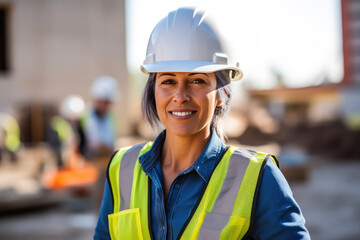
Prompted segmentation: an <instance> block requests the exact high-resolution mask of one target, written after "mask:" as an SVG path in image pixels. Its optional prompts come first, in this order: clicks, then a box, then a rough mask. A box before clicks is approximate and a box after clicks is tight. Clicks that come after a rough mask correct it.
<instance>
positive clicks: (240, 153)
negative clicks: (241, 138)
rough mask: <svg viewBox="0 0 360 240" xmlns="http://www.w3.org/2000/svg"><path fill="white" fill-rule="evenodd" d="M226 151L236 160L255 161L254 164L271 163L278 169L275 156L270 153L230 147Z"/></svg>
mask: <svg viewBox="0 0 360 240" xmlns="http://www.w3.org/2000/svg"><path fill="white" fill-rule="evenodd" d="M228 151H229V152H231V153H232V155H233V156H236V157H238V158H245V159H247V160H248V161H253V162H254V161H255V162H264V163H267V162H273V163H274V164H275V166H277V167H278V168H279V161H278V160H277V158H276V157H275V155H273V154H271V153H266V152H261V151H255V150H251V149H245V148H242V147H238V146H233V145H230V146H229V148H228Z"/></svg>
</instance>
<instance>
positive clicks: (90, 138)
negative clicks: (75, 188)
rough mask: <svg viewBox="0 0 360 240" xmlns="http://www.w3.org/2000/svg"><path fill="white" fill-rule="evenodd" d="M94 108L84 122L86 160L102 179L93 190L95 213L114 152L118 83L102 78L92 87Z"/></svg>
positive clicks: (108, 77) (112, 79)
mask: <svg viewBox="0 0 360 240" xmlns="http://www.w3.org/2000/svg"><path fill="white" fill-rule="evenodd" d="M91 95H92V98H93V106H92V108H91V109H90V111H89V113H88V114H86V116H85V118H84V127H85V136H86V141H87V146H86V157H87V158H89V159H90V160H91V161H92V162H93V163H94V164H95V165H96V166H97V169H98V171H99V178H98V180H97V182H96V184H95V186H94V189H93V199H92V200H93V204H94V209H98V207H99V206H100V204H101V196H102V193H103V189H104V184H105V178H106V171H105V170H106V167H107V165H108V161H109V157H110V156H111V154H112V153H113V152H114V143H115V135H116V128H115V117H114V116H113V115H112V113H111V111H110V108H111V105H112V103H113V102H114V100H115V99H116V97H117V95H118V91H117V83H116V80H115V79H114V78H113V77H110V76H100V77H98V78H97V79H96V80H95V82H94V83H93V85H92V87H91Z"/></svg>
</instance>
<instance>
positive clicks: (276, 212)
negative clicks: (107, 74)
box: [94, 8, 309, 239]
mask: <svg viewBox="0 0 360 240" xmlns="http://www.w3.org/2000/svg"><path fill="white" fill-rule="evenodd" d="M141 68H142V71H143V72H145V73H149V79H148V82H147V85H146V87H145V91H144V95H143V100H142V107H143V113H144V116H145V118H146V119H147V120H148V121H149V122H150V124H152V125H153V126H156V125H157V124H158V123H159V121H160V122H161V123H162V124H163V126H164V127H165V130H164V131H163V132H162V133H161V134H160V135H159V136H158V137H157V138H156V140H155V141H154V143H152V142H149V143H146V144H140V145H136V146H132V147H128V148H123V149H120V150H119V151H118V152H116V153H115V154H114V156H113V157H112V160H111V162H110V164H109V169H108V181H107V183H106V185H105V193H104V198H103V203H102V207H101V211H100V216H99V220H98V224H97V227H96V230H95V237H94V238H95V239H110V237H111V239H308V238H309V235H308V232H307V230H306V228H305V226H304V222H305V220H304V218H303V216H302V214H301V211H300V209H299V207H298V205H297V204H296V202H295V200H294V199H293V197H292V193H291V190H290V188H289V186H288V184H287V182H286V180H285V179H284V177H283V175H282V174H281V172H280V171H279V169H278V167H277V161H276V159H275V158H274V157H272V156H270V155H268V154H264V153H257V152H254V151H248V150H244V149H239V148H236V147H233V146H230V147H229V146H226V145H225V143H224V142H223V140H222V139H223V133H222V131H221V128H220V124H219V121H220V120H221V118H222V117H223V116H224V114H225V113H226V112H227V111H228V109H229V103H230V99H231V89H230V81H231V80H237V79H240V78H241V77H242V72H241V70H240V69H239V68H238V66H231V65H230V64H229V63H228V57H227V55H226V54H225V53H224V51H223V47H222V45H221V41H220V39H219V36H218V34H217V32H216V30H215V29H214V27H213V26H212V25H211V23H210V20H209V19H208V18H207V17H206V16H205V15H204V13H203V12H200V11H198V10H197V9H192V8H180V9H178V10H177V11H173V12H170V13H169V14H168V16H167V17H165V18H164V19H162V20H161V21H160V22H159V23H158V24H157V25H156V27H155V29H154V30H153V32H152V34H151V37H150V40H149V44H148V48H147V56H146V59H145V61H144V65H143V66H142V67H141Z"/></svg>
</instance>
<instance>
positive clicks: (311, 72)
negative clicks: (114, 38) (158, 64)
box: [125, 0, 343, 89]
mask: <svg viewBox="0 0 360 240" xmlns="http://www.w3.org/2000/svg"><path fill="white" fill-rule="evenodd" d="M125 5H126V21H127V23H126V34H127V43H126V44H127V65H128V69H129V71H130V72H132V73H133V72H137V71H140V65H141V64H142V62H143V60H144V58H145V53H146V47H147V42H148V39H149V37H150V34H151V32H152V30H153V28H154V27H155V25H156V24H157V23H158V22H159V21H160V20H161V19H162V18H163V17H165V16H166V15H167V13H168V12H169V11H172V10H175V9H177V8H178V7H182V6H196V7H200V8H201V9H204V10H206V11H208V12H209V14H210V15H211V16H212V18H213V19H214V20H215V21H216V24H217V27H218V28H219V29H220V30H221V33H222V34H223V36H224V38H225V39H226V45H227V48H228V50H229V52H230V57H231V58H232V59H233V61H234V62H239V63H240V68H241V69H242V70H243V72H244V81H246V82H247V83H249V84H250V85H251V86H253V87H256V88H259V89H268V88H273V87H274V86H276V84H277V81H276V79H277V78H276V76H280V77H281V79H283V82H284V84H285V85H286V86H288V87H303V86H309V85H316V84H320V83H321V82H322V81H323V80H324V79H326V81H328V82H339V81H340V80H341V79H342V76H343V56H342V40H341V38H342V36H341V34H342V33H341V15H340V14H341V13H340V0H316V1H313V0H291V1H289V0H271V1H268V0H221V1H220V0H217V1H214V0H192V1H187V0H183V1H179V0H152V1H148V0H126V1H125Z"/></svg>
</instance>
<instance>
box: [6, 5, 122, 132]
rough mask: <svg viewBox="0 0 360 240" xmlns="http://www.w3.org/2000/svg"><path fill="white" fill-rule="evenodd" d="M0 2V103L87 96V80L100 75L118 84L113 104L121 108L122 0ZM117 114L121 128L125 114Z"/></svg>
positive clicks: (88, 97) (87, 97)
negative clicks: (3, 17)
mask: <svg viewBox="0 0 360 240" xmlns="http://www.w3.org/2000/svg"><path fill="white" fill-rule="evenodd" d="M0 6H6V7H7V8H8V9H9V26H8V30H9V31H8V32H9V43H10V46H9V49H8V50H9V53H10V54H9V59H10V71H9V72H8V73H7V74H1V75H0V106H1V108H8V107H13V106H15V105H19V104H20V105H21V104H23V103H26V102H45V103H49V102H50V103H59V102H60V101H61V100H62V99H63V98H64V97H65V96H67V95H69V94H80V95H81V96H83V97H84V98H85V100H87V101H90V94H89V88H90V86H91V84H92V82H93V80H94V79H95V78H96V77H98V76H99V75H103V74H106V75H111V76H113V77H115V78H116V79H117V80H118V83H119V88H120V89H121V97H120V99H119V100H118V102H117V103H116V105H115V109H120V108H121V112H122V113H124V112H126V111H127V109H126V106H127V104H126V99H127V98H128V96H127V92H129V91H128V90H127V89H128V84H127V69H126V50H125V49H126V47H125V11H124V9H125V6H124V1H123V0H101V1H99V0H12V1H11V0H8V1H4V0H2V1H0ZM120 103H122V104H121V105H120ZM117 112H119V111H117ZM118 116H119V118H120V121H121V122H122V123H123V124H122V128H121V131H122V132H124V130H125V125H126V122H127V120H126V114H121V115H120V114H118Z"/></svg>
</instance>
